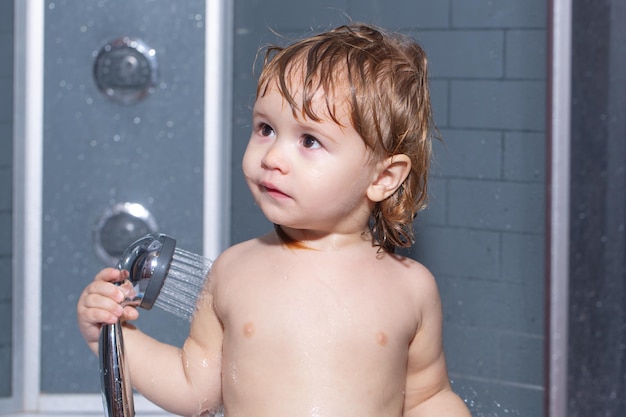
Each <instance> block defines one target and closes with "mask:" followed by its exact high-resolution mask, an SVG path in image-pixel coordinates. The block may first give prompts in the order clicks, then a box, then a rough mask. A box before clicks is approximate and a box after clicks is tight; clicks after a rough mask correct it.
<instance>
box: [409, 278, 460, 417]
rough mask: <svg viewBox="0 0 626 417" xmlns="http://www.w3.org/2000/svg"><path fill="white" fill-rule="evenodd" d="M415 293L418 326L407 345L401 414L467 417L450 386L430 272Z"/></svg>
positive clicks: (439, 303) (438, 306)
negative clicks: (404, 392)
mask: <svg viewBox="0 0 626 417" xmlns="http://www.w3.org/2000/svg"><path fill="white" fill-rule="evenodd" d="M420 275H422V274H420ZM416 294H417V298H418V300H417V305H418V306H419V307H418V310H419V312H418V315H419V317H420V326H419V328H418V330H417V333H416V335H415V337H414V339H413V341H412V342H411V345H410V347H409V360H408V366H407V382H406V396H405V401H404V417H471V415H470V413H469V410H468V409H467V407H466V405H465V403H464V402H463V400H461V398H460V397H459V396H458V395H456V394H455V393H454V392H453V391H452V388H451V386H450V380H449V378H448V371H447V367H446V360H445V356H444V352H443V336H442V312H441V300H440V297H439V291H438V289H437V285H436V283H435V280H434V277H433V276H432V275H431V274H430V272H428V271H425V274H424V275H423V276H420V282H419V288H416Z"/></svg>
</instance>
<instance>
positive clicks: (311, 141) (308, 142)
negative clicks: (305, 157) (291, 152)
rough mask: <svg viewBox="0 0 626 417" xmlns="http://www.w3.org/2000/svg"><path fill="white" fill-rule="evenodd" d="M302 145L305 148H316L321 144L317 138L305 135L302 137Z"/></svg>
mask: <svg viewBox="0 0 626 417" xmlns="http://www.w3.org/2000/svg"><path fill="white" fill-rule="evenodd" d="M302 146H304V147H305V148H307V149H317V148H320V147H321V146H322V145H321V144H320V142H319V140H317V139H315V138H314V137H313V136H311V135H305V136H304V138H303V139H302Z"/></svg>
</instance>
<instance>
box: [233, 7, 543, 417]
mask: <svg viewBox="0 0 626 417" xmlns="http://www.w3.org/2000/svg"><path fill="white" fill-rule="evenodd" d="M235 7H236V11H235V83H234V86H235V87H234V88H235V91H234V97H235V108H234V116H235V120H234V124H235V127H234V131H235V138H234V144H233V158H234V159H233V180H234V184H233V198H234V199H233V212H232V216H233V226H232V230H233V237H232V239H233V242H237V241H240V240H244V239H246V238H248V237H251V236H253V235H255V234H258V233H260V232H262V231H263V230H266V229H267V223H266V222H265V220H264V219H263V217H262V215H261V214H259V213H258V210H257V209H256V208H254V203H253V202H252V199H251V198H250V197H249V192H248V190H247V188H246V186H245V183H244V181H243V178H242V177H241V174H240V161H239V160H238V158H240V157H241V155H242V153H243V150H244V148H245V145H246V141H247V138H248V136H249V129H250V126H249V107H250V105H251V103H252V99H253V93H254V87H255V84H254V77H253V76H252V71H251V66H252V61H253V58H254V54H255V51H256V48H257V47H258V46H259V45H260V44H262V43H264V42H268V41H274V40H275V38H273V37H272V36H271V34H270V32H269V30H268V27H270V28H272V29H275V30H277V31H278V32H279V33H281V34H287V35H293V34H296V35H298V34H301V33H306V32H307V31H308V30H309V28H314V29H323V28H328V27H332V26H335V25H336V24H340V23H344V22H345V18H344V17H343V14H342V13H343V12H345V13H346V14H347V15H348V16H350V17H351V18H352V19H353V20H357V21H367V22H374V23H377V24H380V25H382V26H385V27H388V28H390V29H400V30H402V31H404V32H406V33H409V34H411V35H413V36H414V37H415V38H416V39H417V40H418V41H420V42H421V43H422V44H423V45H424V47H425V49H426V51H427V53H428V55H429V58H430V64H431V79H432V82H431V87H432V96H433V105H434V112H435V119H436V122H437V124H438V126H439V128H440V130H441V134H442V137H443V139H444V144H438V145H437V147H436V161H435V164H434V168H433V177H432V189H431V191H432V193H431V194H432V200H431V204H430V206H429V208H427V209H426V211H425V212H424V213H423V215H422V216H421V217H420V218H419V219H418V221H417V223H416V225H417V227H418V236H417V242H416V245H415V246H414V247H413V248H412V250H411V251H410V255H411V256H413V257H415V258H417V259H418V260H420V261H422V262H423V263H424V264H426V265H427V266H428V267H429V268H430V269H431V270H432V271H433V272H434V274H435V276H436V277H437V279H438V282H439V285H440V288H441V293H442V298H443V302H444V314H445V323H444V324H445V328H444V330H445V343H446V353H447V356H448V363H449V367H450V372H451V375H452V378H453V381H454V388H455V390H457V391H458V392H459V393H460V394H461V395H462V396H463V397H464V398H465V399H466V400H467V402H468V404H469V405H470V407H471V408H472V411H473V412H474V415H480V416H486V415H489V416H491V415H505V413H511V414H512V415H522V416H529V417H539V416H542V415H543V410H542V407H543V345H544V340H543V320H544V318H543V302H544V282H543V281H544V271H543V264H544V259H543V258H544V246H543V245H544V237H543V235H544V191H545V187H544V181H545V171H546V170H545V162H546V161H545V119H546V116H545V110H546V106H545V97H546V83H545V79H546V68H545V63H546V19H547V16H546V9H547V4H546V3H545V2H544V1H542V0H506V1H498V2H494V1H490V0H440V1H426V0H422V1H414V0H386V1H368V2H357V1H331V0H326V1H321V2H320V3H315V5H314V4H313V3H311V2H304V1H293V0H289V1H286V0H285V1H283V0H272V1H266V2H258V1H252V0H247V1H237V2H235Z"/></svg>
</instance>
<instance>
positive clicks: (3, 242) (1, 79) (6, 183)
mask: <svg viewBox="0 0 626 417" xmlns="http://www.w3.org/2000/svg"><path fill="white" fill-rule="evenodd" d="M0 56H1V57H2V59H0V288H2V290H0V398H1V397H7V396H10V395H11V375H12V372H11V363H12V362H11V356H12V355H11V329H12V318H13V314H12V301H11V294H12V291H11V288H12V274H11V252H12V250H11V239H12V237H11V230H12V226H11V217H12V216H11V213H12V206H13V203H12V202H13V194H12V190H13V170H12V166H13V122H12V120H13V117H12V115H13V1H0Z"/></svg>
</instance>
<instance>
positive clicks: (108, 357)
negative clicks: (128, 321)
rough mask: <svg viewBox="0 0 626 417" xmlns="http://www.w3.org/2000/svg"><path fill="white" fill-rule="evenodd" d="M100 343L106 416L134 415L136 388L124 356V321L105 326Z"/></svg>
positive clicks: (122, 416)
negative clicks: (131, 380) (134, 388)
mask: <svg viewBox="0 0 626 417" xmlns="http://www.w3.org/2000/svg"><path fill="white" fill-rule="evenodd" d="M99 346H100V347H99V350H100V352H99V354H100V378H101V386H102V402H103V405H104V409H105V411H106V415H107V416H108V417H134V415H135V405H134V401H133V389H132V386H131V384H130V378H129V374H128V367H127V364H126V360H125V358H124V337H123V335H122V323H120V322H119V321H118V322H117V323H114V324H105V325H103V326H102V329H101V330H100V343H99Z"/></svg>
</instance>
